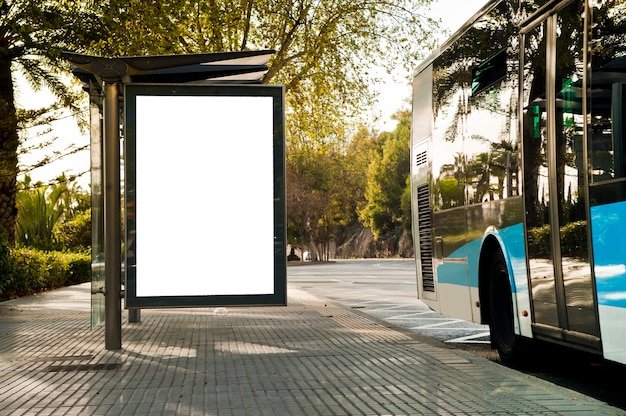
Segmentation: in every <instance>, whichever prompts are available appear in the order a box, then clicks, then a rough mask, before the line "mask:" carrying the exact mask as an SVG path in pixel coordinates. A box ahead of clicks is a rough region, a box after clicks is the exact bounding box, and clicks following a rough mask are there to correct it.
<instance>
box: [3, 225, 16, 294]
mask: <svg viewBox="0 0 626 416" xmlns="http://www.w3.org/2000/svg"><path fill="white" fill-rule="evenodd" d="M0 276H2V278H0V300H2V299H3V298H4V295H3V294H5V293H8V292H9V291H10V288H11V287H12V285H13V280H14V276H15V260H14V259H13V256H11V250H10V249H9V247H8V245H7V242H6V236H2V238H0Z"/></svg>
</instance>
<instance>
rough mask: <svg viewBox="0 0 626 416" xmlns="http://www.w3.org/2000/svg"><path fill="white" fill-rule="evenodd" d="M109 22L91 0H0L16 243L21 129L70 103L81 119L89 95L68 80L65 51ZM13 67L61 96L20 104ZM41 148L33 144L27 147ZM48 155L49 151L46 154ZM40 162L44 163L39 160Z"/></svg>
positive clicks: (9, 219) (9, 216)
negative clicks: (34, 105)
mask: <svg viewBox="0 0 626 416" xmlns="http://www.w3.org/2000/svg"><path fill="white" fill-rule="evenodd" d="M104 37H106V36H105V27H104V26H103V25H102V19H101V18H100V16H98V15H97V14H96V13H94V12H92V11H91V10H88V8H87V7H86V3H85V2H72V1H67V0H50V1H40V0H0V121H1V122H0V232H3V233H6V234H7V236H8V243H9V245H10V246H13V244H14V237H15V228H16V221H17V209H16V194H17V187H16V178H17V176H18V174H19V173H20V169H19V168H18V157H17V156H18V151H19V149H21V143H20V135H19V131H20V130H21V129H25V128H27V127H31V126H40V127H41V126H43V127H44V128H46V126H49V123H50V122H51V121H52V120H54V119H57V118H58V117H59V116H60V111H59V110H60V109H62V108H67V109H69V110H71V111H72V112H73V114H74V115H75V116H76V117H77V118H78V119H81V115H82V116H84V114H85V112H84V111H82V110H83V108H82V104H83V103H85V101H84V99H85V96H84V94H83V92H82V90H81V88H80V87H79V86H78V85H74V86H68V85H67V83H66V79H65V75H66V74H67V72H68V71H69V67H70V65H69V63H68V62H67V61H65V60H64V59H62V57H61V52H62V51H64V50H71V51H76V52H84V51H86V49H87V47H88V46H89V45H90V44H91V43H92V42H93V41H95V40H96V39H101V38H104ZM13 71H19V72H21V73H22V75H23V76H24V77H25V79H26V80H27V81H28V82H29V83H30V84H31V85H32V86H33V88H34V89H35V90H37V89H39V88H41V87H45V88H47V89H48V90H50V91H51V92H52V93H53V94H54V95H55V96H56V97H58V101H56V102H55V103H53V104H52V105H50V106H47V107H44V108H39V109H35V110H32V111H18V109H17V108H16V105H15V91H14V84H13V79H14V78H15V77H14V73H13ZM31 150H41V147H38V148H36V149H31V148H29V147H28V146H25V147H24V148H22V150H21V151H24V152H28V151H31ZM47 158H48V156H44V160H49V159H47ZM36 165H37V166H39V165H40V164H36Z"/></svg>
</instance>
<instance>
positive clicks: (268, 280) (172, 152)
mask: <svg viewBox="0 0 626 416" xmlns="http://www.w3.org/2000/svg"><path fill="white" fill-rule="evenodd" d="M136 106H137V111H136V117H137V119H136V125H137V128H136V155H137V156H136V162H137V165H136V186H137V189H136V231H137V234H136V235H137V246H136V247H137V252H136V258H137V270H136V287H137V297H145V296H210V295H256V294H273V293H274V224H273V204H274V201H273V197H274V192H273V102H272V98H271V97H246V96H243V97H241V96H228V97H224V96H137V104H136ZM233 265H236V267H232V266H233ZM233 270H237V274H233Z"/></svg>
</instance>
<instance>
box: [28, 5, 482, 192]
mask: <svg viewBox="0 0 626 416" xmlns="http://www.w3.org/2000/svg"><path fill="white" fill-rule="evenodd" d="M486 3H488V0H463V1H461V2H460V1H459V0H435V1H434V2H433V4H432V5H431V6H430V12H429V15H430V17H432V18H434V19H435V20H441V26H442V27H443V28H444V29H446V30H447V35H450V34H452V33H454V32H455V31H456V30H457V29H458V28H459V27H461V26H462V25H463V23H464V22H465V21H467V20H468V19H469V18H470V17H472V16H473V15H474V14H475V13H476V12H477V11H479V10H480V9H481V8H482V6H483V5H485V4H486ZM447 35H442V36H440V43H442V42H443V41H444V40H445V39H446V38H447ZM418 65H419V62H416V65H415V66H416V67H417V66H418ZM395 75H396V76H395V77H393V79H392V77H389V78H388V80H387V81H386V82H384V83H382V84H381V85H379V86H376V87H375V88H376V89H377V90H378V92H379V94H380V95H379V105H378V108H376V109H374V111H373V114H372V116H374V115H376V116H379V120H378V121H377V123H376V125H375V127H376V129H377V130H379V131H390V130H393V128H394V127H395V121H393V120H391V116H392V115H393V114H394V113H396V112H397V111H398V110H401V109H405V108H406V109H408V108H410V98H411V85H410V82H409V81H408V77H409V76H410V75H411V74H401V73H400V74H395ZM403 79H407V80H406V81H403ZM16 85H17V92H16V101H17V105H18V106H19V107H20V108H26V109H34V108H40V107H43V106H45V105H47V104H49V103H50V102H52V101H53V100H54V96H53V95H52V94H51V93H49V92H47V91H45V90H44V89H42V90H40V91H33V90H32V89H31V88H30V86H29V85H28V83H27V82H25V81H24V80H23V79H22V78H19V77H18V78H17V82H16ZM85 111H88V110H87V109H86V110H85ZM51 127H52V135H53V136H57V137H59V139H58V140H57V142H56V145H55V146H54V147H53V148H52V149H50V150H49V152H52V151H63V150H64V149H65V148H67V147H68V146H71V145H75V146H84V145H87V144H89V136H88V133H87V132H81V131H80V130H79V129H78V127H77V125H76V122H75V120H74V119H73V118H72V117H71V116H68V117H65V118H63V119H62V120H59V121H56V122H55V123H54V124H53V125H52V126H51ZM28 133H29V137H32V136H34V133H35V132H32V131H31V132H28ZM38 158H40V157H39V156H38V155H35V156H33V155H30V156H24V157H21V158H20V162H21V163H24V164H30V163H33V162H34V161H35V160H36V159H38ZM89 163H90V160H89V151H88V150H86V151H82V152H79V153H77V154H75V155H72V156H69V157H65V158H63V159H61V160H59V161H57V162H54V163H51V164H49V165H47V166H45V167H41V168H38V169H35V170H33V171H31V172H30V173H29V174H30V176H31V177H32V179H33V181H42V182H44V183H47V182H50V181H52V180H54V179H55V178H56V177H58V176H59V175H61V174H62V173H64V172H65V173H66V176H69V175H76V174H79V173H82V172H88V171H89ZM89 182H90V177H89V173H87V174H84V175H82V176H81V177H80V179H79V180H78V184H79V185H80V186H81V187H82V188H83V189H88V186H89Z"/></svg>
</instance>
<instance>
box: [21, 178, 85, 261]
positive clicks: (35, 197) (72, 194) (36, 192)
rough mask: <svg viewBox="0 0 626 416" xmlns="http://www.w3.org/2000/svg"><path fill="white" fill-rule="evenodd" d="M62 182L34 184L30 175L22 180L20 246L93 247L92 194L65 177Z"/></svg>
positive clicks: (39, 247)
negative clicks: (88, 201)
mask: <svg viewBox="0 0 626 416" xmlns="http://www.w3.org/2000/svg"><path fill="white" fill-rule="evenodd" d="M58 182H59V183H58V184H56V185H43V184H41V183H35V184H33V183H31V179H30V177H29V176H28V175H27V176H26V179H25V180H24V182H22V183H20V187H21V188H22V190H21V191H20V192H19V193H18V195H17V206H18V218H17V233H16V241H17V243H18V245H20V246H24V247H33V248H38V249H41V250H68V249H69V250H85V249H87V248H88V247H89V246H91V215H90V214H89V213H90V208H89V205H88V204H87V203H86V200H88V197H89V195H88V194H86V193H85V192H83V191H82V190H81V189H80V187H78V186H76V184H75V183H70V182H68V181H67V180H65V178H64V177H61V178H59V181H58ZM85 209H87V211H85Z"/></svg>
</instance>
